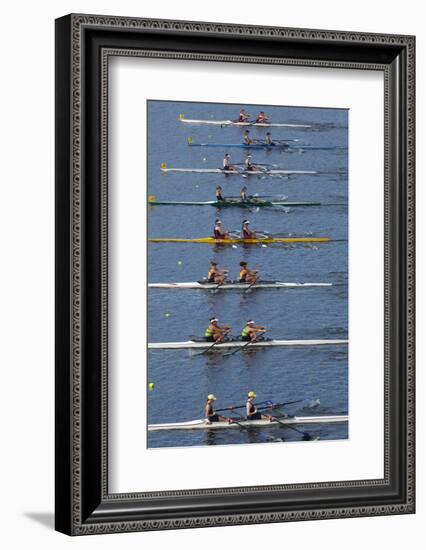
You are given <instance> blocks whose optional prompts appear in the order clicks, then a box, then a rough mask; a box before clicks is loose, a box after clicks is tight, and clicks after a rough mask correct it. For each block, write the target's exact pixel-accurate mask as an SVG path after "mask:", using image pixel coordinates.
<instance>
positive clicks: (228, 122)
mask: <svg viewBox="0 0 426 550" xmlns="http://www.w3.org/2000/svg"><path fill="white" fill-rule="evenodd" d="M179 120H180V121H181V122H183V123H185V124H207V125H210V126H237V127H238V126H240V127H250V126H254V127H255V128H256V127H257V128H312V125H311V124H287V123H284V122H236V121H234V120H197V119H190V118H179Z"/></svg>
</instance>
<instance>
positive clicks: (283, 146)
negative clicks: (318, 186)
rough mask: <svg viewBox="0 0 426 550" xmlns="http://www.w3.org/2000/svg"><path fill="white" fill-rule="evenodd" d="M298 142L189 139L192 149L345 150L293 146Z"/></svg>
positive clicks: (324, 146) (328, 146) (329, 147)
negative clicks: (220, 141) (207, 141)
mask: <svg viewBox="0 0 426 550" xmlns="http://www.w3.org/2000/svg"><path fill="white" fill-rule="evenodd" d="M295 141H298V140H297V139H283V140H279V141H274V142H273V143H272V144H270V143H266V141H265V142H258V141H256V142H254V143H194V142H193V141H191V138H188V145H189V146H190V147H217V148H220V149H231V148H232V149H260V150H262V149H267V150H276V151H283V150H284V151H294V152H296V151H305V150H306V151H309V150H312V151H330V150H334V149H343V147H341V146H337V145H302V144H299V145H293V144H292V142H295Z"/></svg>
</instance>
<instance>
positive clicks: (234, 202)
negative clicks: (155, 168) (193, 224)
mask: <svg viewBox="0 0 426 550" xmlns="http://www.w3.org/2000/svg"><path fill="white" fill-rule="evenodd" d="M149 204H150V205H151V206H213V207H214V208H228V207H235V208H253V207H261V208H265V207H268V206H269V207H271V206H288V207H290V206H291V207H294V206H320V205H321V203H319V202H309V201H266V200H262V199H247V200H241V199H239V198H226V199H224V200H223V201H156V200H155V199H154V198H151V197H150V199H149Z"/></svg>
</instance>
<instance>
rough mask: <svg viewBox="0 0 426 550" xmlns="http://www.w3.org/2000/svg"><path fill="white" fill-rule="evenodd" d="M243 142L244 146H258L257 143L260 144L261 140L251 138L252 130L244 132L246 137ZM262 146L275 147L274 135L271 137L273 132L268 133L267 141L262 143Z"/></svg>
mask: <svg viewBox="0 0 426 550" xmlns="http://www.w3.org/2000/svg"><path fill="white" fill-rule="evenodd" d="M243 142H244V145H253V144H256V143H259V140H256V141H255V140H253V139H252V138H251V137H250V130H245V132H244V136H243ZM260 143H261V144H262V145H265V144H266V145H275V142H274V140H273V139H272V135H271V132H266V136H265V141H264V142H260Z"/></svg>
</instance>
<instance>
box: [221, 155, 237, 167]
mask: <svg viewBox="0 0 426 550" xmlns="http://www.w3.org/2000/svg"><path fill="white" fill-rule="evenodd" d="M223 170H225V171H226V172H231V171H234V172H235V166H233V165H232V164H231V156H230V155H229V153H225V156H224V158H223Z"/></svg>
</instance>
